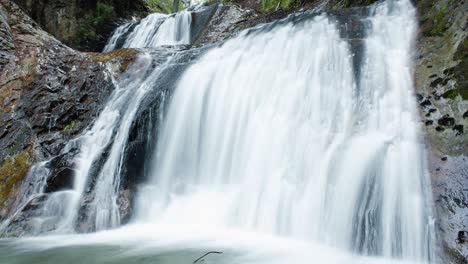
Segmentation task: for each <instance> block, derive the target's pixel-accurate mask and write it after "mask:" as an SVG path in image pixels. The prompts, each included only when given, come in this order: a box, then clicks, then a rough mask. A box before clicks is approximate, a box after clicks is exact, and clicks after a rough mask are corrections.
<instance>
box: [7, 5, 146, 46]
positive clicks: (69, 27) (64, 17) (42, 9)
mask: <svg viewBox="0 0 468 264" xmlns="http://www.w3.org/2000/svg"><path fill="white" fill-rule="evenodd" d="M14 2H16V3H17V4H18V5H19V6H20V7H21V8H22V9H23V10H24V11H25V12H26V13H27V14H28V15H29V16H30V17H31V18H32V19H34V21H36V22H37V23H39V25H40V26H41V27H42V28H43V29H44V30H46V31H47V32H49V33H51V34H52V35H54V36H55V37H56V38H57V39H59V40H60V41H62V42H63V43H64V44H66V45H68V46H70V47H72V48H75V49H78V50H83V51H101V50H102V49H103V48H104V45H105V44H106V41H107V39H108V38H109V36H110V35H111V33H112V31H113V30H114V28H115V27H116V22H117V21H118V20H119V19H124V18H126V19H129V18H131V17H132V16H140V15H141V14H146V12H147V7H146V5H145V2H144V0H107V1H101V0H14Z"/></svg>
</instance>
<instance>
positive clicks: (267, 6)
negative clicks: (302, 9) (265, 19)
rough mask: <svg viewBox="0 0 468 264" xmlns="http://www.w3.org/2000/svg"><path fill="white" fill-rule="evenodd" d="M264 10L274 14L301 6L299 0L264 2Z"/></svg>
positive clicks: (265, 0)
mask: <svg viewBox="0 0 468 264" xmlns="http://www.w3.org/2000/svg"><path fill="white" fill-rule="evenodd" d="M261 3H262V10H263V11H264V12H272V11H276V10H277V9H282V10H287V9H291V8H293V7H296V5H298V4H299V1H298V0H262V2H261Z"/></svg>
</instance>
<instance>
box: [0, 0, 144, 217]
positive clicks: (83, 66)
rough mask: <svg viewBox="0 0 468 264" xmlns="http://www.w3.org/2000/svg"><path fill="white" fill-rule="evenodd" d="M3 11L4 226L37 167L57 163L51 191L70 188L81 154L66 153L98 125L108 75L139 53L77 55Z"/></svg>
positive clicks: (16, 11)
mask: <svg viewBox="0 0 468 264" xmlns="http://www.w3.org/2000/svg"><path fill="white" fill-rule="evenodd" d="M0 7H1V8H0V19H1V20H2V23H1V25H0V43H1V50H0V54H3V55H2V56H0V58H4V60H2V59H0V61H1V62H2V63H0V64H1V65H0V67H2V70H1V71H0V168H9V167H11V166H10V163H11V164H16V165H15V166H14V167H15V169H14V170H13V169H11V170H10V169H8V170H7V169H5V171H8V172H7V173H6V175H7V176H5V181H7V182H8V184H3V185H1V186H2V187H1V188H3V190H0V192H3V193H5V196H6V197H8V199H2V198H1V195H0V209H2V210H1V215H0V220H2V219H3V218H4V217H6V216H7V215H8V214H9V213H10V212H11V209H12V208H11V204H12V203H13V202H14V201H15V200H16V198H15V197H16V196H18V195H19V194H18V193H17V190H18V187H19V185H20V184H21V179H22V178H23V177H24V175H25V174H26V172H27V171H28V169H29V167H30V166H31V164H33V163H35V162H38V161H44V160H50V159H53V161H52V162H51V163H52V164H53V166H52V171H51V177H52V178H51V179H49V183H50V188H49V189H48V191H49V192H52V191H57V190H62V189H66V188H70V185H71V182H72V178H73V177H72V172H71V171H70V168H72V166H73V165H72V164H69V160H71V159H72V158H73V155H75V154H76V151H75V150H74V149H73V148H72V147H70V146H69V147H67V148H65V146H67V145H69V142H70V139H73V138H75V137H76V136H77V135H79V134H80V133H81V132H82V131H83V130H84V129H85V128H86V127H88V126H89V125H90V124H91V123H92V122H93V120H94V119H95V117H96V116H97V115H98V113H99V112H100V111H101V109H102V107H103V106H104V102H105V101H106V99H107V97H108V95H109V94H110V93H111V91H112V90H113V88H114V86H113V82H112V79H111V74H116V75H118V74H119V73H121V72H123V71H124V70H125V68H126V66H127V65H128V64H129V63H131V62H132V61H133V59H134V58H135V57H136V56H137V52H135V51H120V52H115V53H109V54H106V55H97V54H94V53H80V52H77V51H74V50H72V49H70V48H68V47H66V46H64V45H63V44H62V43H60V42H59V41H57V40H56V39H55V38H53V37H51V36H50V35H48V34H47V33H46V32H44V31H43V30H42V29H41V28H39V26H38V25H37V24H36V23H34V22H33V21H32V20H31V19H30V18H29V17H27V16H26V15H25V14H24V13H23V12H22V11H21V9H20V8H19V7H18V6H17V5H16V4H14V3H12V2H11V1H10V0H0ZM4 22H7V23H4ZM5 58H6V59H5ZM109 68H110V69H112V70H111V71H109V70H108V69H109ZM116 77H117V76H116ZM24 153H28V156H27V158H24V159H23V158H21V157H23V156H24V155H25V154H24ZM57 159H62V160H61V161H56V160H57ZM12 160H13V161H14V162H13V163H12ZM18 164H22V165H21V166H20V165H18ZM23 165H24V166H23ZM0 171H1V169H0ZM13 171H17V172H18V173H16V172H15V173H12V172H13ZM1 177H2V176H1V175H0V180H1ZM13 179H15V180H13Z"/></svg>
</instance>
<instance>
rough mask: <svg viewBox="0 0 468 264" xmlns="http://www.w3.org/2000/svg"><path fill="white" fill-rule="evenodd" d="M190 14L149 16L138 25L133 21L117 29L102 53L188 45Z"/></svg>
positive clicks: (184, 12) (183, 12) (188, 12)
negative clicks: (124, 49) (120, 49)
mask: <svg viewBox="0 0 468 264" xmlns="http://www.w3.org/2000/svg"><path fill="white" fill-rule="evenodd" d="M191 23H192V13H191V12H190V11H182V12H179V13H176V14H171V15H164V14H159V13H155V14H151V15H149V16H147V17H146V18H144V19H142V20H141V21H140V22H139V23H136V22H134V21H132V22H129V23H126V24H123V25H121V26H120V27H118V28H117V29H116V30H115V32H114V34H113V35H112V37H111V38H110V39H109V41H108V43H107V45H106V47H105V48H104V52H109V51H112V50H115V49H118V48H156V47H159V46H165V45H167V46H169V45H171V46H172V45H188V44H190V36H191V35H190V26H191Z"/></svg>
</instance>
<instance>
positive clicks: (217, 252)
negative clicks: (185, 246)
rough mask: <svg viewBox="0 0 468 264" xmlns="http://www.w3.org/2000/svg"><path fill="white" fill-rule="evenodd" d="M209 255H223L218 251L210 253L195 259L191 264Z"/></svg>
mask: <svg viewBox="0 0 468 264" xmlns="http://www.w3.org/2000/svg"><path fill="white" fill-rule="evenodd" d="M210 254H223V252H220V251H210V252H208V253H206V254H205V255H203V256H201V257H199V258H197V259H196V260H195V261H194V262H193V264H195V263H197V262H199V261H200V260H202V259H203V258H204V257H206V256H208V255H210Z"/></svg>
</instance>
